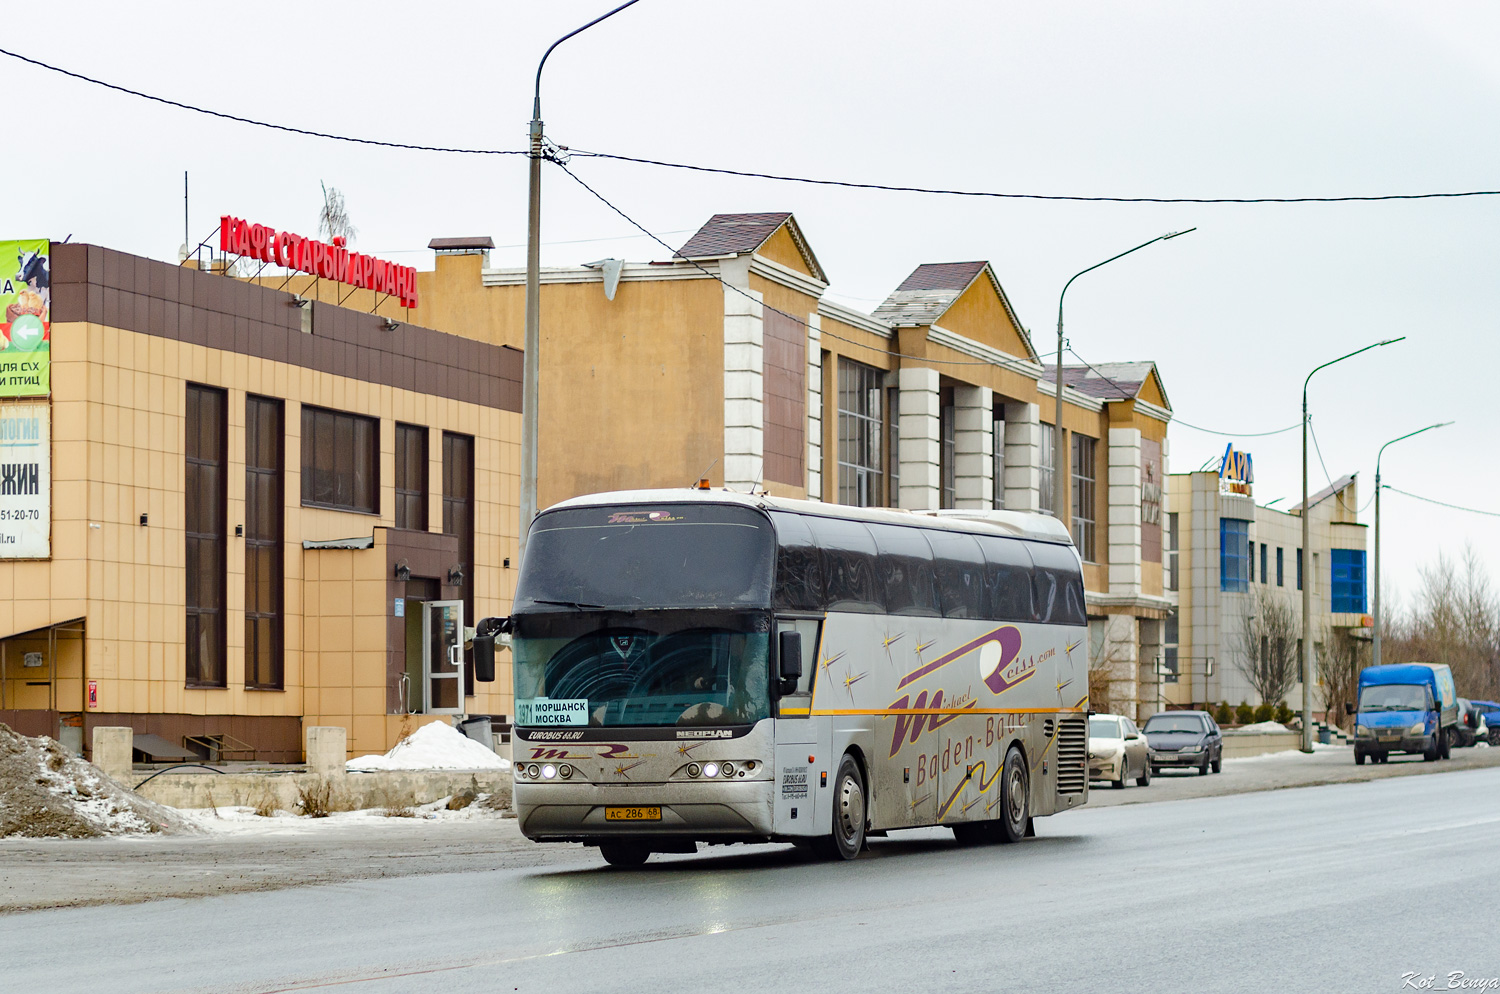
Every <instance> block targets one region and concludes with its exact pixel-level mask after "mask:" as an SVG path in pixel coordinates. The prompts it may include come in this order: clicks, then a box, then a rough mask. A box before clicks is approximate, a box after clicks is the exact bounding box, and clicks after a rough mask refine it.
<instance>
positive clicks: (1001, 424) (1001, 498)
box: [990, 408, 1005, 509]
mask: <svg viewBox="0 0 1500 994" xmlns="http://www.w3.org/2000/svg"><path fill="white" fill-rule="evenodd" d="M995 410H996V414H995V418H994V421H993V423H992V424H991V428H992V429H993V430H994V433H993V435H991V439H992V443H991V445H990V452H991V455H992V458H993V460H994V461H993V464H992V465H993V467H994V469H993V474H994V488H993V489H994V501H993V502H992V504H993V506H994V507H995V508H996V509H1001V508H1004V507H1005V417H1004V415H1002V414H1000V413H999V411H1000V410H1001V409H1000V408H996V409H995Z"/></svg>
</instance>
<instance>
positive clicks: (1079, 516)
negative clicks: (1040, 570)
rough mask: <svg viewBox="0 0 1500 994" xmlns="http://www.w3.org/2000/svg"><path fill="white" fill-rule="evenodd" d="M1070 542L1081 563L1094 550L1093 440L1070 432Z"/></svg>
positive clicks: (1088, 560) (1090, 560) (1088, 559)
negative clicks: (1076, 548) (1071, 496)
mask: <svg viewBox="0 0 1500 994" xmlns="http://www.w3.org/2000/svg"><path fill="white" fill-rule="evenodd" d="M1073 544H1074V545H1076V546H1077V547H1078V554H1079V555H1080V556H1082V557H1083V560H1084V562H1089V563H1092V562H1095V561H1096V560H1095V553H1094V439H1092V438H1089V437H1088V436H1087V435H1079V434H1076V433H1075V434H1074V435H1073Z"/></svg>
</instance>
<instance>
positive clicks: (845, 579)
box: [817, 518, 885, 614]
mask: <svg viewBox="0 0 1500 994" xmlns="http://www.w3.org/2000/svg"><path fill="white" fill-rule="evenodd" d="M817 537H818V547H819V548H821V549H822V550H823V582H824V584H825V586H826V588H827V591H828V610H830V611H850V612H858V613H860V614H884V613H885V591H884V589H883V588H882V587H881V585H880V582H879V580H878V579H877V577H876V575H875V553H876V549H875V540H874V539H873V538H871V537H870V531H869V529H868V528H866V527H865V525H864V522H862V521H845V520H842V519H840V518H822V519H820V520H819V521H818V533H817Z"/></svg>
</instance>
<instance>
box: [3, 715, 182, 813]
mask: <svg viewBox="0 0 1500 994" xmlns="http://www.w3.org/2000/svg"><path fill="white" fill-rule="evenodd" d="M164 831H165V832H182V831H191V828H190V827H189V826H188V824H187V822H186V821H184V820H183V819H182V818H181V817H180V816H179V815H178V814H177V812H176V811H174V810H173V809H171V808H168V807H165V806H164V805H161V804H156V803H154V802H152V801H148V800H146V799H145V798H143V797H141V796H140V795H139V794H137V793H135V791H133V790H130V789H129V788H127V787H125V786H123V785H122V784H120V783H118V782H116V781H115V780H112V779H110V778H109V777H107V776H105V775H104V773H103V772H101V771H100V769H99V768H98V767H97V766H95V765H94V764H93V763H88V762H85V761H84V760H82V759H79V758H77V757H76V756H74V755H72V754H71V753H70V752H68V751H67V750H66V749H64V748H63V747H62V746H60V745H58V744H57V742H56V741H55V740H53V739H50V738H47V737H46V736H40V737H38V738H34V739H33V738H28V737H26V736H24V735H18V734H16V732H14V731H12V730H11V728H10V727H9V726H7V725H0V838H3V837H6V836H22V837H26V838H55V837H62V838H70V839H91V838H98V837H100V836H105V835H143V834H145V833H148V832H164Z"/></svg>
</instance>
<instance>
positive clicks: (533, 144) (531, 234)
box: [517, 0, 639, 561]
mask: <svg viewBox="0 0 1500 994" xmlns="http://www.w3.org/2000/svg"><path fill="white" fill-rule="evenodd" d="M638 2H639V0H628V2H626V3H622V4H620V5H619V6H618V7H616V8H615V9H613V10H611V11H609V12H607V13H604V14H601V15H600V16H598V17H596V18H594V19H593V20H592V21H589V22H588V23H587V24H585V25H583V27H581V28H575V29H574V30H572V31H569V32H568V33H567V34H565V35H563V36H562V37H561V38H559V39H557V40H556V41H554V42H553V43H552V44H551V45H549V46H547V51H546V52H544V53H542V61H541V62H538V63H537V66H536V92H535V96H534V98H533V100H532V103H531V131H530V146H529V149H530V150H529V153H528V154H529V157H530V160H531V161H530V175H529V177H528V183H527V197H528V202H527V209H526V340H525V346H524V347H525V353H524V354H523V355H522V357H521V508H520V512H521V513H520V522H519V526H520V537H519V547H518V550H517V552H518V555H517V560H518V561H524V559H525V556H526V533H527V532H528V531H529V530H530V529H531V521H532V519H533V518H535V517H536V511H537V507H536V480H537V393H538V391H537V381H538V377H539V366H538V364H537V358H538V357H537V351H538V349H539V347H540V344H541V337H542V332H541V328H542V315H541V301H542V262H541V260H542V158H543V153H542V67H543V66H545V65H546V64H547V56H549V55H551V54H552V50H553V49H554V48H556V47H557V46H558V45H561V44H562V43H563V42H565V41H567V40H568V39H569V38H571V37H573V36H574V35H576V34H578V33H580V32H582V31H586V30H588V29H589V28H591V27H593V26H594V25H595V24H598V23H599V22H600V21H602V20H605V19H606V18H609V17H613V16H614V15H616V14H618V13H619V12H620V11H622V10H624V9H625V8H626V7H629V6H631V5H632V4H635V3H638Z"/></svg>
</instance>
